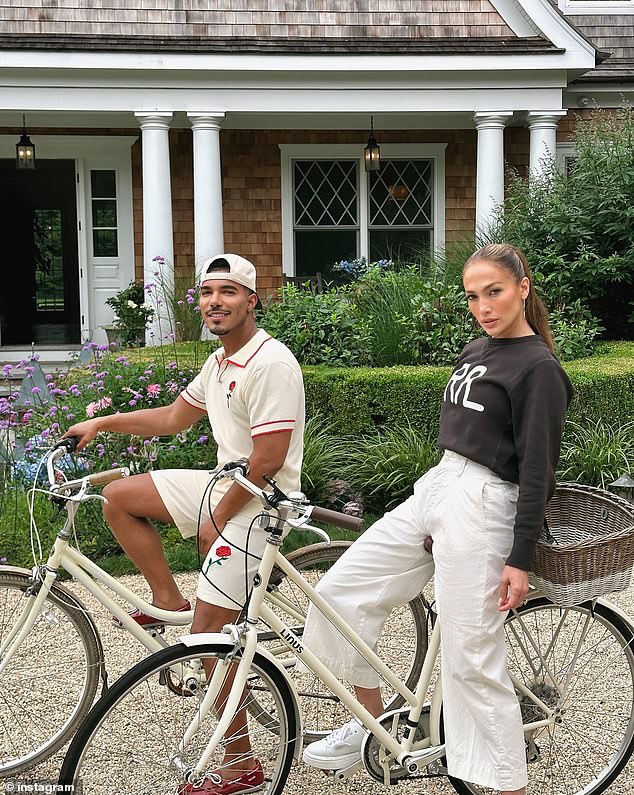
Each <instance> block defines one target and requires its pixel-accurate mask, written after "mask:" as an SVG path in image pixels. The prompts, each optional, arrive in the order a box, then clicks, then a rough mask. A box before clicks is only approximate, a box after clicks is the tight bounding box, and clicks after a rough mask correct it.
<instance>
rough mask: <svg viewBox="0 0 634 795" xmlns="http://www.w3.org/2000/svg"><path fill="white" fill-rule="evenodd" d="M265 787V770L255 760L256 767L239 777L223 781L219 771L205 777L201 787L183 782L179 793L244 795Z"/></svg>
mask: <svg viewBox="0 0 634 795" xmlns="http://www.w3.org/2000/svg"><path fill="white" fill-rule="evenodd" d="M263 787H264V771H263V770H262V765H261V764H260V762H259V760H257V759H256V760H255V767H254V768H253V769H252V770H246V771H245V772H244V773H243V774H242V775H241V776H238V778H232V779H231V780H230V781H223V780H222V779H221V778H220V776H219V775H218V774H217V773H212V774H211V776H209V777H208V778H205V780H204V781H203V783H202V784H201V785H200V786H199V787H195V786H194V785H193V784H181V785H180V786H179V788H178V790H177V795H242V793H246V792H257V791H258V790H260V789H262V788H263Z"/></svg>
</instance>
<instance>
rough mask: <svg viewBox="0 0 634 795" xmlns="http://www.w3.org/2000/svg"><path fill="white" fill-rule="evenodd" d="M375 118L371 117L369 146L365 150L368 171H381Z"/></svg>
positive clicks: (364, 160)
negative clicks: (375, 135) (375, 134)
mask: <svg viewBox="0 0 634 795" xmlns="http://www.w3.org/2000/svg"><path fill="white" fill-rule="evenodd" d="M373 121H374V120H373V118H372V117H370V137H369V138H368V144H367V146H366V147H365V149H364V150H363V162H364V163H365V170H366V171H380V170H381V150H380V148H379V145H378V144H377V142H376V138H375V137H374V126H373Z"/></svg>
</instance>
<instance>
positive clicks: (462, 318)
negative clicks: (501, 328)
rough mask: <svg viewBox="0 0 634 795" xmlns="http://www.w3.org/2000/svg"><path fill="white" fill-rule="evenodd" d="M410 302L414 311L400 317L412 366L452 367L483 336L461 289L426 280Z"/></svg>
mask: <svg viewBox="0 0 634 795" xmlns="http://www.w3.org/2000/svg"><path fill="white" fill-rule="evenodd" d="M421 287H422V289H421V292H420V294H418V295H415V296H414V297H413V298H412V299H411V309H412V311H411V312H410V313H409V314H407V315H403V316H401V317H399V318H397V323H398V327H399V328H400V329H401V330H402V332H403V345H404V346H406V347H407V348H408V349H409V350H411V351H412V354H413V357H412V358H413V361H412V362H411V364H432V365H441V366H442V365H451V364H453V363H454V362H455V361H456V359H457V358H458V355H459V353H460V351H461V350H462V349H463V348H464V346H465V345H466V344H467V343H468V342H471V340H474V339H476V337H480V336H482V331H481V330H480V328H479V326H478V325H477V323H476V321H475V320H474V318H473V315H472V314H471V312H469V309H468V308H467V302H466V300H465V295H464V291H463V289H462V286H460V287H458V286H455V287H454V286H451V285H446V284H444V283H443V282H438V281H436V282H432V281H426V282H424V283H423V284H422V286H421Z"/></svg>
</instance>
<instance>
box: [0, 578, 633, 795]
mask: <svg viewBox="0 0 634 795" xmlns="http://www.w3.org/2000/svg"><path fill="white" fill-rule="evenodd" d="M122 579H123V581H124V582H126V584H128V585H130V586H131V587H133V588H135V589H138V590H139V592H140V593H141V594H144V595H146V596H147V595H148V589H147V586H146V585H145V581H144V580H143V579H142V578H141V577H140V576H128V577H124V578H122ZM177 580H178V582H179V584H180V587H181V589H182V592H183V594H185V595H186V596H188V597H189V598H190V599H192V601H193V598H194V595H195V589H196V574H195V573H194V572H190V573H186V574H180V575H177ZM71 587H72V588H73V590H75V591H76V592H77V594H78V595H79V596H80V598H81V599H82V601H84V603H85V604H86V605H87V606H88V607H89V609H91V610H92V611H93V615H94V617H95V620H96V623H97V625H98V628H99V632H100V634H101V638H102V642H103V645H104V649H105V654H106V663H107V666H108V671H109V677H110V681H114V679H116V678H117V677H118V676H120V675H121V674H122V673H124V672H125V671H126V670H127V669H128V668H130V667H131V666H132V665H133V664H134V663H135V662H138V660H139V659H141V656H142V653H141V652H142V650H141V649H140V647H138V645H137V644H136V643H135V642H134V641H132V640H131V639H129V638H128V637H127V636H126V635H125V634H124V633H123V631H122V630H120V629H117V628H116V627H114V626H113V625H112V623H111V622H110V620H109V616H107V615H105V614H104V612H103V610H102V608H101V607H100V606H99V605H95V603H94V600H93V599H92V597H90V596H89V595H88V594H86V593H85V592H83V591H82V589H80V588H79V587H78V586H76V585H75V584H73V585H72V586H71ZM611 600H612V601H613V602H614V603H615V604H617V605H618V606H620V607H621V608H622V609H623V610H625V611H626V612H627V613H628V614H629V615H630V616H633V617H634V586H633V587H630V588H629V589H628V590H627V591H624V592H622V593H620V594H615V595H613V596H612V597H611ZM168 631H169V632H171V633H173V637H174V640H175V639H176V638H177V637H178V635H179V634H182V630H179V629H171V630H168ZM47 651H48V650H47ZM62 758H63V753H62V752H60V753H59V754H58V755H56V756H55V757H54V758H52V759H50V760H48V761H47V762H45V763H43V764H41V765H40V766H39V767H37V768H33V769H32V770H31V771H29V772H28V773H25V774H23V775H22V776H21V777H19V778H18V780H19V781H21V782H28V783H36V782H52V781H56V780H57V773H58V771H59V766H60V764H61V760H62ZM1 784H2V782H1V781H0V785H1ZM2 791H6V792H9V789H8V788H5V787H0V792H2ZM14 791H15V790H14ZM385 791H386V790H385V788H384V787H383V786H381V785H379V784H378V783H376V782H374V781H372V780H371V779H370V778H369V777H368V775H367V774H366V773H363V772H360V773H357V774H355V775H354V776H353V777H352V778H351V779H350V780H349V781H348V782H346V783H345V784H337V783H335V782H333V781H332V780H331V779H329V778H327V777H326V776H325V775H324V774H323V773H321V772H320V771H316V770H314V769H311V768H309V767H306V766H304V765H297V764H296V763H293V769H292V771H291V775H290V777H289V780H288V784H287V786H286V788H285V791H284V792H285V795H286V793H288V795H307V793H311V795H315V794H316V793H318V794H319V795H321V793H332V795H338V793H343V795H352V794H353V793H363V795H375V793H376V795H378V794H379V793H385ZM398 792H399V793H401V794H402V795H413V793H422V792H424V793H429V795H445V794H446V793H453V792H454V790H453V788H452V787H451V785H450V784H449V783H448V782H447V781H446V780H445V779H438V780H419V781H412V782H405V783H401V784H399V785H398ZM606 793H608V795H634V759H631V760H630V762H629V764H628V766H627V767H626V769H625V770H624V771H623V773H622V774H621V776H620V777H619V779H618V780H617V782H616V783H615V784H613V785H612V786H611V787H610V788H609V789H608V790H606ZM112 795H116V793H112ZM157 795H158V793H157ZM529 795H530V793H529Z"/></svg>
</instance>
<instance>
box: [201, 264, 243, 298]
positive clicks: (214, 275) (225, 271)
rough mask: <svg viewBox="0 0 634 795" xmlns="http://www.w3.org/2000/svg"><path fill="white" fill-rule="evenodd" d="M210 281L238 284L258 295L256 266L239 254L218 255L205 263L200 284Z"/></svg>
mask: <svg viewBox="0 0 634 795" xmlns="http://www.w3.org/2000/svg"><path fill="white" fill-rule="evenodd" d="M216 269H217V270H216ZM210 279H222V280H224V281H228V282H236V283H237V284H241V285H242V286H243V287H246V288H247V289H249V290H251V292H252V293H256V294H257V290H256V289H255V266H254V265H253V263H251V262H249V260H248V259H244V257H239V256H238V255H237V254H216V255H215V256H213V257H209V259H207V260H205V261H204V262H203V266H202V273H201V277H200V283H201V284H204V283H205V282H207V281H209V280H210Z"/></svg>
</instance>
